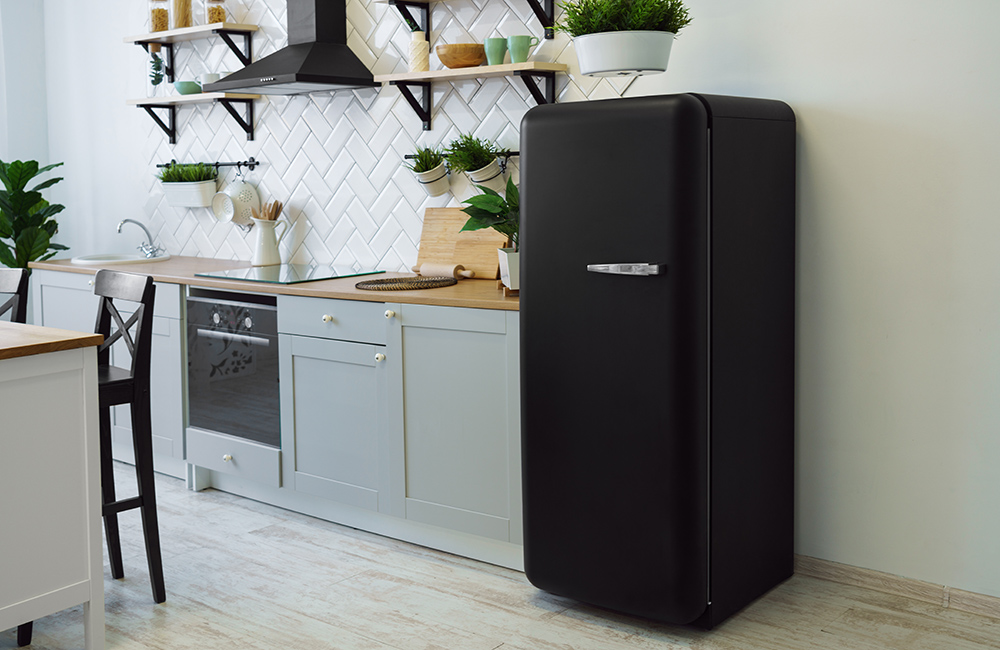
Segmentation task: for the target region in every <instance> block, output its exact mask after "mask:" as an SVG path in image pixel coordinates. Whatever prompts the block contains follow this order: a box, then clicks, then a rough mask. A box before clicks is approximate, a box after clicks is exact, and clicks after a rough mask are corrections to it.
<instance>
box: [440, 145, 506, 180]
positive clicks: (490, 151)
mask: <svg viewBox="0 0 1000 650" xmlns="http://www.w3.org/2000/svg"><path fill="white" fill-rule="evenodd" d="M506 153H507V149H504V148H503V147H500V146H499V145H498V144H496V143H495V142H490V141H488V140H480V139H479V138H477V137H475V136H473V135H471V134H462V135H459V136H458V137H457V138H455V140H453V141H452V143H451V144H450V145H449V146H448V149H447V150H446V151H445V160H447V161H448V167H450V168H451V171H453V172H465V173H466V175H468V177H469V180H471V181H472V183H473V184H474V185H476V186H477V187H478V186H485V187H488V188H490V189H492V190H493V191H495V192H499V191H501V190H503V188H504V184H503V172H502V171H500V161H499V159H498V156H501V155H503V154H506Z"/></svg>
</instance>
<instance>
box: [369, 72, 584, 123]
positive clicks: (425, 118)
mask: <svg viewBox="0 0 1000 650" xmlns="http://www.w3.org/2000/svg"><path fill="white" fill-rule="evenodd" d="M568 69H569V66H567V65H566V64H565V63H551V62H549V61H528V62H526V63H505V64H503V65H480V66H473V67H470V68H454V69H444V70H430V71H428V72H398V73H394V74H380V75H375V81H376V82H379V83H387V84H390V85H393V86H396V87H397V88H399V91H400V92H401V93H403V98H404V99H405V100H406V101H407V102H408V103H409V104H410V107H411V108H412V109H413V111H414V112H415V113H416V114H417V117H419V118H420V120H421V121H422V122H423V123H424V131H430V130H431V82H434V81H461V80H463V79H487V78H490V77H520V78H521V80H522V81H523V82H524V85H525V87H526V88H527V89H528V92H530V93H531V96H532V97H534V99H535V101H536V102H537V103H539V104H553V103H555V101H556V78H555V77H556V73H557V72H566V71H567V70H568ZM536 77H537V78H541V79H543V80H544V81H545V82H546V83H545V92H542V91H541V90H540V89H539V88H538V84H536V83H535V78H536ZM411 88H420V89H421V98H420V99H417V98H416V97H415V96H414V95H413V92H412V91H411Z"/></svg>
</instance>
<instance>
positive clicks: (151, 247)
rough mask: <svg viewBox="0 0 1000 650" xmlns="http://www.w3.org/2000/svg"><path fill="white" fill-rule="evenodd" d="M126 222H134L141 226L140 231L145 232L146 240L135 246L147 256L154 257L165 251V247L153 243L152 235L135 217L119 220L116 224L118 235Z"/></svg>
mask: <svg viewBox="0 0 1000 650" xmlns="http://www.w3.org/2000/svg"><path fill="white" fill-rule="evenodd" d="M126 223H134V224H135V225H137V226H139V227H140V228H142V231H143V232H144V233H146V239H147V241H146V242H145V243H142V244H139V245H138V246H137V247H136V248H137V249H138V250H139V251H140V252H141V253H142V254H143V255H145V256H146V257H147V258H149V257H156V256H157V255H159V254H160V253H163V252H165V250H166V249H164V248H162V247H160V246H157V245H155V244H153V235H151V234H150V232H149V228H147V227H146V226H144V225H143V224H142V223H140V222H138V221H136V220H135V219H122V220H121V222H120V223H119V224H118V234H119V235H120V234H121V233H122V226H124V225H125V224H126Z"/></svg>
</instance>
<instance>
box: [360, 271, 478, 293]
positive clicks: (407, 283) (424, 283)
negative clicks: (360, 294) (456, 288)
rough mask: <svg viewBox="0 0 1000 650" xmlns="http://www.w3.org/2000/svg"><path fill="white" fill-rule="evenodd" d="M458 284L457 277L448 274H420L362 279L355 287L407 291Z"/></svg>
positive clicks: (366, 289) (370, 289)
mask: <svg viewBox="0 0 1000 650" xmlns="http://www.w3.org/2000/svg"><path fill="white" fill-rule="evenodd" d="M453 284H458V280H456V279H455V278H449V277H446V276H443V275H442V276H440V277H439V276H431V277H423V276H418V277H415V278H380V279H378V280H362V281H361V282H358V283H357V284H356V285H354V286H355V287H357V288H358V289H363V290H365V291H407V290H409V289H434V288H436V287H448V286H451V285H453Z"/></svg>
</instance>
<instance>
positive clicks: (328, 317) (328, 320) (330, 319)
mask: <svg viewBox="0 0 1000 650" xmlns="http://www.w3.org/2000/svg"><path fill="white" fill-rule="evenodd" d="M323 322H324V323H332V322H333V316H331V315H330V314H323Z"/></svg>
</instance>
